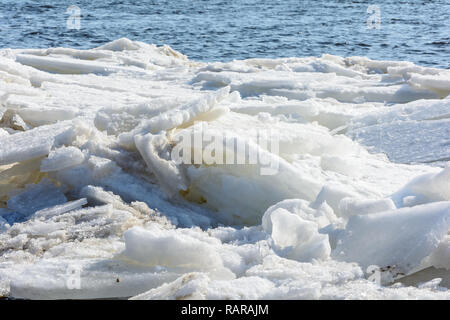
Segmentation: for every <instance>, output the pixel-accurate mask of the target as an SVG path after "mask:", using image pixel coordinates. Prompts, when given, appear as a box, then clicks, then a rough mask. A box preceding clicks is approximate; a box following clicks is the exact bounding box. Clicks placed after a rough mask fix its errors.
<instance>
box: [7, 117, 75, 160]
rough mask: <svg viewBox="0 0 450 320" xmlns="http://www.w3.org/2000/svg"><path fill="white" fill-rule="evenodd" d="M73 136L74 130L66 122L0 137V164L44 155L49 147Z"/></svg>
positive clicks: (60, 143)
mask: <svg viewBox="0 0 450 320" xmlns="http://www.w3.org/2000/svg"><path fill="white" fill-rule="evenodd" d="M74 136H75V130H74V128H73V127H72V126H71V125H70V124H69V123H67V122H61V123H57V124H54V125H47V126H42V127H38V128H35V129H32V130H28V131H25V132H20V133H16V134H12V135H10V136H8V137H6V138H2V143H1V145H0V165H2V164H10V163H14V162H18V161H25V160H29V159H33V158H37V157H41V156H45V155H47V154H49V152H50V150H51V148H53V147H58V146H61V145H63V144H69V143H70V142H72V139H73V138H74Z"/></svg>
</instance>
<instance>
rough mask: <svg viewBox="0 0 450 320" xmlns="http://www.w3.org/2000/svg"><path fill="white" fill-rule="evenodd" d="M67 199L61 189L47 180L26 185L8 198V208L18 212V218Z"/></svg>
mask: <svg viewBox="0 0 450 320" xmlns="http://www.w3.org/2000/svg"><path fill="white" fill-rule="evenodd" d="M66 201H67V199H66V197H65V196H64V194H63V193H62V191H61V190H60V189H59V188H58V187H56V186H55V185H54V184H52V183H50V182H48V181H46V180H45V181H42V182H41V183H39V184H33V185H27V187H26V189H25V190H24V191H22V192H21V193H19V194H18V195H16V196H14V197H12V198H10V199H9V200H8V203H7V204H8V209H10V210H12V211H15V212H17V213H19V214H20V218H21V219H23V218H26V217H27V216H29V215H31V214H33V213H35V212H36V211H38V210H41V209H44V208H48V207H51V206H55V205H60V204H62V203H65V202H66Z"/></svg>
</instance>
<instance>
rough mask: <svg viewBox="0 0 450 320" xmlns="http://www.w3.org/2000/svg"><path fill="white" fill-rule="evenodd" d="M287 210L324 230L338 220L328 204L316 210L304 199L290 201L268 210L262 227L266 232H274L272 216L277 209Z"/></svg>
mask: <svg viewBox="0 0 450 320" xmlns="http://www.w3.org/2000/svg"><path fill="white" fill-rule="evenodd" d="M280 208H281V209H285V210H287V211H289V212H291V213H293V214H295V215H297V216H299V217H300V218H302V219H304V220H307V221H312V222H314V223H316V224H317V226H318V227H319V228H323V227H325V226H327V225H329V224H330V223H333V222H335V221H336V220H337V217H336V216H335V214H334V213H333V210H332V209H331V208H330V207H329V206H328V205H326V204H323V205H322V206H319V208H317V209H314V208H312V207H311V206H310V202H308V201H306V200H302V199H288V200H283V201H280V202H278V203H277V204H275V205H273V206H271V207H270V208H268V209H267V210H266V212H265V213H264V215H263V217H262V226H263V228H264V230H266V232H268V233H271V232H272V220H271V214H272V212H274V211H275V210H277V209H280Z"/></svg>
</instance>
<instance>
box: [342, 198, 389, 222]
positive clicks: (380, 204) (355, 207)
mask: <svg viewBox="0 0 450 320" xmlns="http://www.w3.org/2000/svg"><path fill="white" fill-rule="evenodd" d="M393 209H396V207H395V204H394V202H393V201H392V200H391V199H389V198H386V199H356V198H344V199H342V200H341V201H340V202H339V212H340V214H341V216H342V217H344V218H346V219H348V218H350V217H351V216H354V215H358V214H369V213H376V212H383V211H388V210H393Z"/></svg>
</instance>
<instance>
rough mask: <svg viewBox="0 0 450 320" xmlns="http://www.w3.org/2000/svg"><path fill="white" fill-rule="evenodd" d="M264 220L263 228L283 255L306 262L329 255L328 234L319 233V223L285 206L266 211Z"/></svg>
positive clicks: (323, 258) (325, 257)
mask: <svg viewBox="0 0 450 320" xmlns="http://www.w3.org/2000/svg"><path fill="white" fill-rule="evenodd" d="M263 221H264V222H265V223H263V228H264V229H265V231H266V232H268V233H269V234H270V235H271V237H272V239H273V241H274V243H275V245H276V247H277V249H278V250H279V251H280V254H281V255H283V256H286V257H288V258H290V259H295V260H298V261H305V262H309V261H311V260H312V259H317V260H325V259H327V258H328V257H329V255H330V251H331V248H330V243H329V241H328V235H324V234H319V232H318V225H317V223H315V222H312V221H308V220H305V219H302V218H301V217H300V216H299V215H297V214H293V213H291V212H289V211H287V210H285V209H283V208H278V209H275V210H273V211H272V210H270V211H268V212H266V213H265V214H264V217H263ZM269 221H270V223H269Z"/></svg>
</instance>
